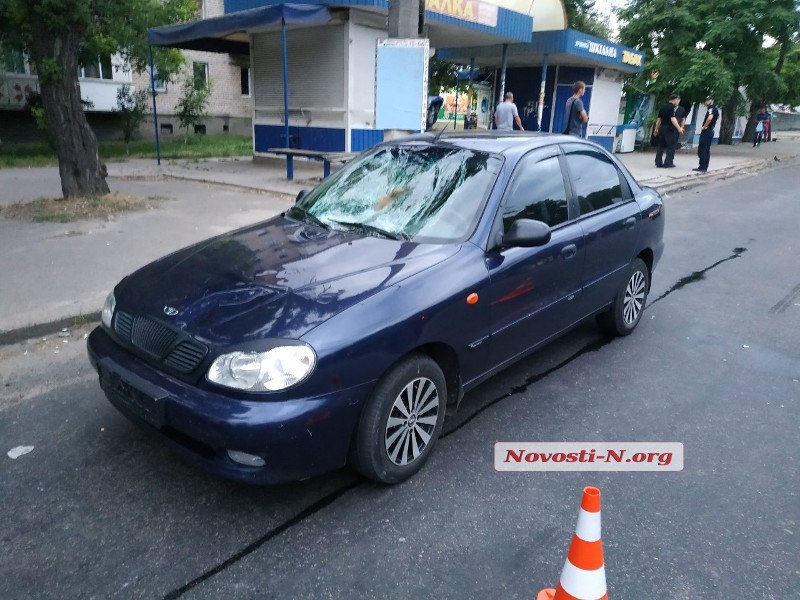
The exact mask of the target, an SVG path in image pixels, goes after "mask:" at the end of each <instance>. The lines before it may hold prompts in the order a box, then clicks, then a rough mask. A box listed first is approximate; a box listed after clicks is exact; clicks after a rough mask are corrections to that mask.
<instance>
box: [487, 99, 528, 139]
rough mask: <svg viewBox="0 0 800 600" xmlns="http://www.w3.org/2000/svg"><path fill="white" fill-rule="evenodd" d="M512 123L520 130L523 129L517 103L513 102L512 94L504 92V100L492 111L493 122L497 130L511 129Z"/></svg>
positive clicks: (512, 127)
mask: <svg viewBox="0 0 800 600" xmlns="http://www.w3.org/2000/svg"><path fill="white" fill-rule="evenodd" d="M514 123H516V124H517V127H519V128H520V129H521V130H522V131H525V128H524V127H523V126H522V120H521V119H520V118H519V113H518V112H517V105H516V104H514V94H512V93H511V92H506V96H505V100H503V101H502V102H501V103H500V104H498V105H497V108H496V109H495V111H494V124H495V125H496V126H497V129H498V131H513V129H514Z"/></svg>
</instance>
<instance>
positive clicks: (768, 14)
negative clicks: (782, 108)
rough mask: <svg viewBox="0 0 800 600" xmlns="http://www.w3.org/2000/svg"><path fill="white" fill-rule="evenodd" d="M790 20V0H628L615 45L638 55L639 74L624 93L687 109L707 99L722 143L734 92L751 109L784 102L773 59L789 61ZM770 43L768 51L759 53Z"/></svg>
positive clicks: (793, 13)
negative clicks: (717, 111)
mask: <svg viewBox="0 0 800 600" xmlns="http://www.w3.org/2000/svg"><path fill="white" fill-rule="evenodd" d="M798 15H800V13H798V7H797V5H796V4H795V0H706V1H705V2H696V1H694V0H631V1H630V3H629V4H628V6H626V7H625V8H623V9H622V10H620V11H619V17H620V21H621V29H620V41H621V42H622V43H623V44H626V45H628V46H633V47H635V48H639V49H641V50H644V51H645V53H646V70H645V71H643V72H641V73H638V74H636V75H634V76H632V77H630V78H629V79H628V81H627V82H626V89H627V90H629V91H636V92H638V93H646V94H654V95H655V96H656V97H657V98H658V99H659V101H660V100H661V99H666V97H667V96H668V95H669V94H670V93H672V92H673V91H677V92H679V93H680V94H681V96H683V99H684V100H688V101H690V102H693V103H694V102H702V100H703V99H704V98H705V96H706V94H709V93H711V94H713V95H714V96H715V99H716V101H717V104H719V105H722V106H723V107H724V109H725V110H724V111H723V125H725V124H727V125H728V126H729V127H728V128H727V129H726V128H725V127H723V136H722V137H723V139H725V138H727V139H725V141H728V142H729V141H730V136H731V135H732V128H731V127H730V125H731V124H732V119H733V117H734V116H735V115H736V114H737V113H739V112H741V106H740V105H741V100H740V98H741V97H740V94H739V89H740V88H745V89H746V90H747V94H748V96H749V97H750V99H751V100H752V101H754V102H771V101H774V100H776V99H777V98H778V97H786V98H787V99H789V96H788V95H787V94H786V90H788V88H789V87H790V86H789V85H788V84H787V82H786V80H785V77H784V75H783V74H782V73H781V71H782V69H783V64H784V63H783V62H782V61H781V60H780V56H781V55H782V56H784V57H788V56H796V54H794V53H793V52H792V51H791V49H793V48H794V49H796V48H797V44H798V40H797V25H798V22H799V21H798ZM770 39H774V40H778V46H777V48H776V49H770V48H767V47H765V42H768V41H769V40H770ZM786 64H789V61H787V62H786ZM790 103H795V104H796V103H800V95H797V96H795V97H794V99H792V100H790Z"/></svg>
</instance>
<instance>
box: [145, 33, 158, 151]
mask: <svg viewBox="0 0 800 600" xmlns="http://www.w3.org/2000/svg"><path fill="white" fill-rule="evenodd" d="M147 53H148V57H149V60H150V94H151V95H152V96H153V127H155V130H156V164H157V165H159V166H161V140H160V139H159V137H158V109H157V108H156V77H155V72H154V70H155V69H154V68H153V47H152V46H149V45H148V46H147Z"/></svg>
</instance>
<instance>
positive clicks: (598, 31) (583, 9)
mask: <svg viewBox="0 0 800 600" xmlns="http://www.w3.org/2000/svg"><path fill="white" fill-rule="evenodd" d="M594 4H595V3H594V0H564V10H565V12H566V13H567V25H568V26H569V28H570V29H577V30H578V31H582V32H583V33H588V34H589V35H595V36H597V37H601V38H606V39H608V38H609V37H611V29H610V27H609V26H608V22H607V20H606V19H604V18H603V17H601V16H600V14H599V13H598V12H597V10H595V7H594Z"/></svg>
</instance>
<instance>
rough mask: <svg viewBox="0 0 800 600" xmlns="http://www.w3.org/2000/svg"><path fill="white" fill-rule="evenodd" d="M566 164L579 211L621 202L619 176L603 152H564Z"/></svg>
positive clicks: (583, 211)
mask: <svg viewBox="0 0 800 600" xmlns="http://www.w3.org/2000/svg"><path fill="white" fill-rule="evenodd" d="M567 164H568V165H569V172H570V178H571V181H572V189H573V190H574V192H575V196H577V198H578V205H579V206H580V210H581V214H582V215H585V214H586V213H590V212H593V211H595V210H599V209H601V208H605V207H606V206H611V205H612V204H617V203H619V202H622V200H623V191H622V184H621V176H620V173H619V171H618V170H617V167H616V166H615V165H614V163H612V162H611V161H610V160H609V158H608V157H607V156H603V155H602V154H600V153H598V152H594V151H593V150H580V151H578V152H571V153H569V154H567ZM629 193H630V192H627V193H626V194H625V195H626V196H628V195H629Z"/></svg>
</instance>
